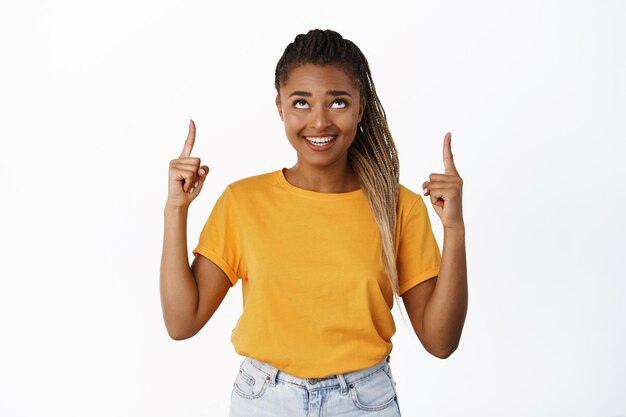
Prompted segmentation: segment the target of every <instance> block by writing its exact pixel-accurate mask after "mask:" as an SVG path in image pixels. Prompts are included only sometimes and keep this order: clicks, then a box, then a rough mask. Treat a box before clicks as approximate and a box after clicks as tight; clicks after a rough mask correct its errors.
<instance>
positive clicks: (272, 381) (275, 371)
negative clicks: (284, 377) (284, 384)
mask: <svg viewBox="0 0 626 417" xmlns="http://www.w3.org/2000/svg"><path fill="white" fill-rule="evenodd" d="M277 376H278V368H276V367H274V369H273V370H272V375H271V376H270V384H271V385H272V386H274V385H276V377H277Z"/></svg>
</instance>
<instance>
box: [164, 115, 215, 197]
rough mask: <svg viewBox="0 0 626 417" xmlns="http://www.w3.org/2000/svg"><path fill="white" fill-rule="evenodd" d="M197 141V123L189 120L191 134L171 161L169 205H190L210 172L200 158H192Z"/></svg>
mask: <svg viewBox="0 0 626 417" xmlns="http://www.w3.org/2000/svg"><path fill="white" fill-rule="evenodd" d="M195 141H196V125H195V123H194V122H193V120H190V121H189V134H188V135H187V140H186V141H185V146H184V148H183V151H182V153H181V154H180V156H179V157H178V159H172V160H171V161H170V170H169V180H168V192H167V203H166V204H167V206H169V207H188V206H189V205H190V204H191V202H192V201H193V200H194V199H195V198H196V197H197V196H198V194H200V190H202V184H204V180H205V179H206V176H207V174H208V173H209V167H208V166H206V165H203V166H202V167H200V158H192V157H191V156H190V155H191V150H192V149H193V144H194V142H195Z"/></svg>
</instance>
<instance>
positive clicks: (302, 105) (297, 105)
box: [293, 99, 309, 109]
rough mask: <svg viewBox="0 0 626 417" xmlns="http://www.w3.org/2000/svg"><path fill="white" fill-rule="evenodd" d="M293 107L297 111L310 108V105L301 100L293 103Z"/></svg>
mask: <svg viewBox="0 0 626 417" xmlns="http://www.w3.org/2000/svg"><path fill="white" fill-rule="evenodd" d="M293 106H294V107H295V108H296V109H306V108H308V107H309V103H307V102H306V100H302V99H300V100H296V101H294V102H293Z"/></svg>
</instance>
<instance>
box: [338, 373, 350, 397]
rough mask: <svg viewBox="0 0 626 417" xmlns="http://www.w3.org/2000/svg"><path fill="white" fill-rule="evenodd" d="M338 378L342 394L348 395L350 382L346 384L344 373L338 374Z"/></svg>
mask: <svg viewBox="0 0 626 417" xmlns="http://www.w3.org/2000/svg"><path fill="white" fill-rule="evenodd" d="M337 380H338V381H339V385H340V386H341V395H346V394H347V393H348V384H346V379H345V378H344V377H343V374H337Z"/></svg>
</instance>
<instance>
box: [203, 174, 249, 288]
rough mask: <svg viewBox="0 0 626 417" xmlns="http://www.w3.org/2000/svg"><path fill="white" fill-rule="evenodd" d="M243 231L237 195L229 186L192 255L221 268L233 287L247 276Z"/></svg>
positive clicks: (220, 198)
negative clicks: (242, 243)
mask: <svg viewBox="0 0 626 417" xmlns="http://www.w3.org/2000/svg"><path fill="white" fill-rule="evenodd" d="M239 230H240V225H239V224H238V223H237V213H236V205H235V201H234V196H233V192H232V189H231V188H230V186H227V187H226V189H225V190H224V192H223V193H222V195H221V196H220V197H219V198H218V199H217V201H216V202H215V206H214V207H213V210H212V211H211V214H210V215H209V218H208V219H207V221H206V223H205V224H204V227H203V228H202V231H201V232H200V237H199V239H198V244H197V245H196V247H195V248H194V249H193V251H192V253H193V254H194V255H198V254H200V255H202V256H204V257H205V258H207V259H209V260H211V261H213V263H215V264H216V265H217V266H219V267H220V268H221V269H222V271H224V273H225V274H226V275H227V276H228V279H229V280H230V282H231V286H234V285H235V284H236V283H237V280H238V279H239V278H240V277H243V276H244V273H243V269H244V268H243V256H242V248H241V239H240V233H239Z"/></svg>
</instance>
